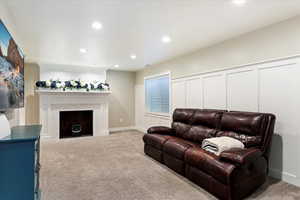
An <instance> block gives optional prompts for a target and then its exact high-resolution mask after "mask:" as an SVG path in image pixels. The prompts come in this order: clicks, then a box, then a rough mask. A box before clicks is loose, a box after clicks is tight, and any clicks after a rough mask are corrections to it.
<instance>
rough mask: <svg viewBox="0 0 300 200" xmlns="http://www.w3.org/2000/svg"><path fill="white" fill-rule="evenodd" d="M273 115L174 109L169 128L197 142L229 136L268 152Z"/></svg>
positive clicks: (273, 121) (272, 128)
mask: <svg viewBox="0 0 300 200" xmlns="http://www.w3.org/2000/svg"><path fill="white" fill-rule="evenodd" d="M274 124H275V116H274V115H273V114H268V113H254V112H239V111H232V112H227V111H226V110H212V109H175V111H174V113H173V122H172V128H173V129H174V131H175V135H176V136H177V137H181V138H184V139H187V140H190V141H194V142H198V143H201V142H202V141H203V140H204V139H205V138H210V137H220V136H229V137H233V138H235V139H238V140H240V141H241V142H243V143H244V145H245V146H246V147H247V148H248V147H258V148H260V149H261V150H262V151H263V153H264V155H266V156H267V155H268V151H269V149H270V148H269V147H270V142H271V138H272V134H273V131H274Z"/></svg>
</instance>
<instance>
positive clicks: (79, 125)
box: [59, 110, 93, 138]
mask: <svg viewBox="0 0 300 200" xmlns="http://www.w3.org/2000/svg"><path fill="white" fill-rule="evenodd" d="M59 121H60V127H59V129H60V130H59V138H71V137H82V136H93V111H92V110H80V111H60V112H59Z"/></svg>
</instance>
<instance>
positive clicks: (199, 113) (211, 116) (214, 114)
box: [190, 109, 225, 129]
mask: <svg viewBox="0 0 300 200" xmlns="http://www.w3.org/2000/svg"><path fill="white" fill-rule="evenodd" d="M223 112H225V111H223V110H209V109H204V110H200V109H197V110H195V113H194V115H193V117H192V120H191V122H190V124H191V125H194V126H195V125H201V126H206V127H209V128H215V129H216V128H218V126H219V124H220V120H221V117H222V113H223Z"/></svg>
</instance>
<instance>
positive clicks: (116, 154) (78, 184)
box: [41, 131, 300, 200]
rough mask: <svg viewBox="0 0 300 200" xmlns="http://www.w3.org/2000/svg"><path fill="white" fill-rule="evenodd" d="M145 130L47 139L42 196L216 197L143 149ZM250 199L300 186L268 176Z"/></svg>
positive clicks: (89, 199) (113, 199)
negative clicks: (157, 160) (143, 133)
mask: <svg viewBox="0 0 300 200" xmlns="http://www.w3.org/2000/svg"><path fill="white" fill-rule="evenodd" d="M142 136H143V135H142V134H141V133H139V132H136V131H129V132H122V133H117V134H112V135H110V136H104V137H86V138H75V139H63V140H59V141H57V140H43V141H42V146H41V164H42V170H41V189H42V200H212V199H215V198H214V197H213V196H212V195H210V194H209V193H207V192H206V191H204V190H203V189H201V188H200V187H198V186H196V185H195V184H193V183H191V182H190V181H189V180H187V179H185V178H183V177H181V176H179V175H177V174H175V173H174V172H173V171H172V170H170V169H168V168H167V167H165V166H164V165H161V164H159V163H158V162H156V161H154V160H153V159H151V158H149V157H147V156H145V155H144V153H143V142H142ZM249 199H259V200H281V199H286V200H298V199H299V200H300V188H297V187H295V186H292V185H289V184H287V183H284V182H280V181H278V180H275V179H269V180H268V182H267V183H266V184H265V185H264V186H263V187H261V188H260V189H259V190H258V191H257V192H256V193H255V194H253V195H252V196H251V197H250V198H249Z"/></svg>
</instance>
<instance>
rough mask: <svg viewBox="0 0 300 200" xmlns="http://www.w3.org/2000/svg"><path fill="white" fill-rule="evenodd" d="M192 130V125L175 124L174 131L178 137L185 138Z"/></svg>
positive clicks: (173, 125)
mask: <svg viewBox="0 0 300 200" xmlns="http://www.w3.org/2000/svg"><path fill="white" fill-rule="evenodd" d="M190 128H191V125H189V124H185V123H182V122H173V123H172V129H173V130H175V135H176V136H177V137H181V138H183V136H184V134H186V133H187V132H188V131H189V130H190Z"/></svg>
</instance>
